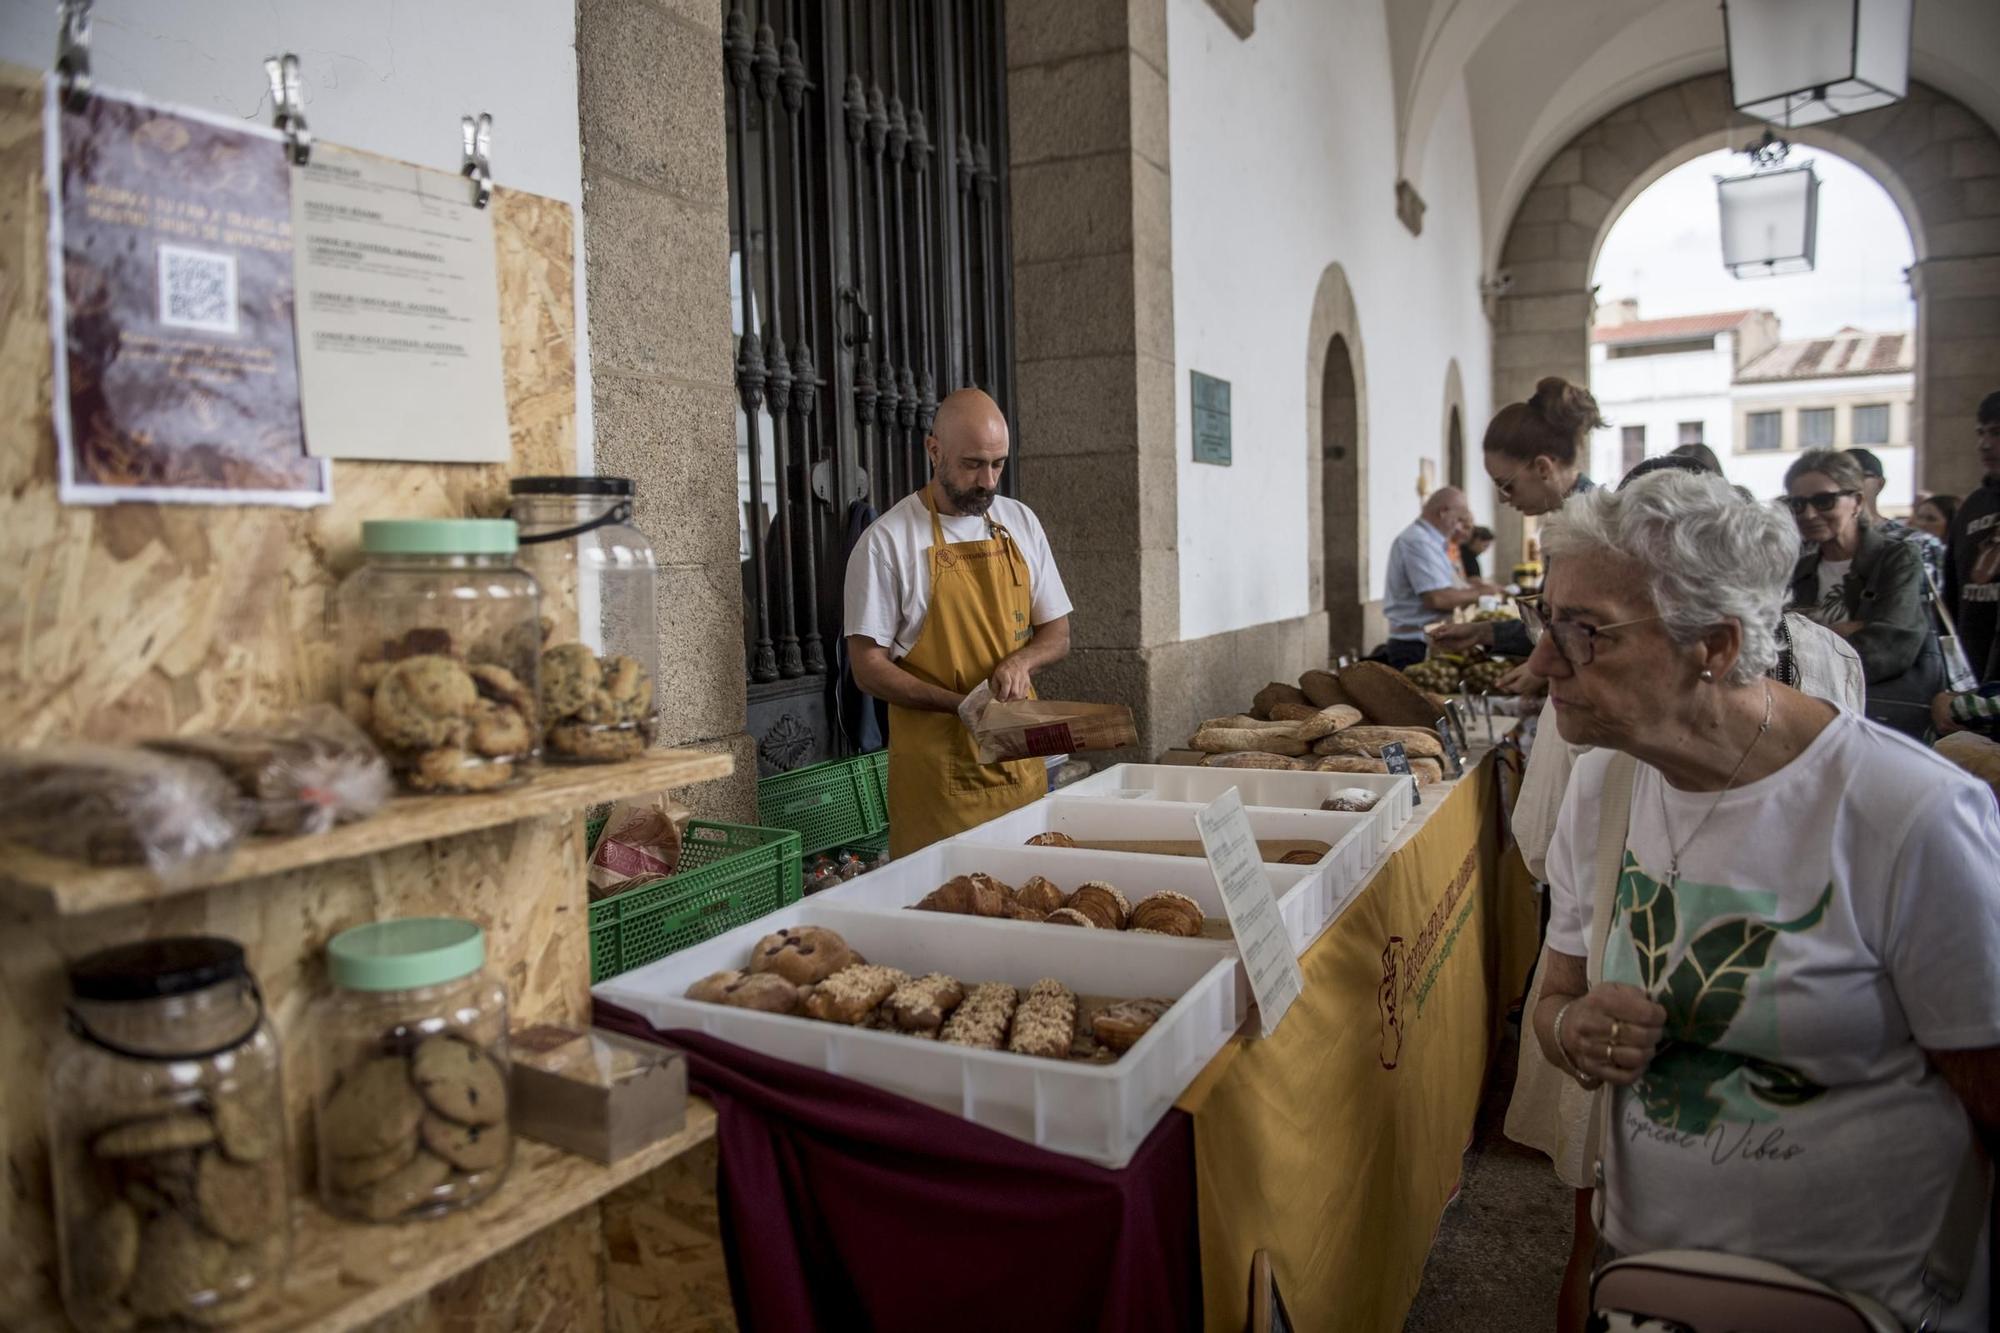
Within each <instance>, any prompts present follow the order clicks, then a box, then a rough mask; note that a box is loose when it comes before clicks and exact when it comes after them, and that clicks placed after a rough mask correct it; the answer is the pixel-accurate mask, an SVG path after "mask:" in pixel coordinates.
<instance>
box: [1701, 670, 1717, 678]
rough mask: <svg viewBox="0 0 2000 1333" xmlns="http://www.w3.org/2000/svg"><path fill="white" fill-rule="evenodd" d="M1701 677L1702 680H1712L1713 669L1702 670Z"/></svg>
mask: <svg viewBox="0 0 2000 1333" xmlns="http://www.w3.org/2000/svg"><path fill="white" fill-rule="evenodd" d="M1701 678H1702V679H1703V680H1714V679H1715V673H1714V672H1713V671H1704V672H1702V673H1701Z"/></svg>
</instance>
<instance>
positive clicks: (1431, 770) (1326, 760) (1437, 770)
mask: <svg viewBox="0 0 2000 1333" xmlns="http://www.w3.org/2000/svg"><path fill="white" fill-rule="evenodd" d="M1311 771H1313V772H1315V773H1387V772H1388V771H1389V766H1388V765H1387V764H1385V763H1383V762H1382V761H1381V760H1380V759H1370V758H1369V757H1368V756H1367V755H1365V754H1330V755H1326V756H1324V757H1322V758H1319V759H1315V760H1313V761H1312V765H1311ZM1410 776H1411V777H1413V778H1415V779H1416V780H1417V785H1418V786H1419V787H1428V786H1430V785H1431V784H1432V783H1433V782H1442V781H1443V780H1444V765H1443V764H1441V763H1439V762H1438V761H1437V760H1435V759H1412V760H1411V761H1410Z"/></svg>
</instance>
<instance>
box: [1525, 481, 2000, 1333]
mask: <svg viewBox="0 0 2000 1333" xmlns="http://www.w3.org/2000/svg"><path fill="white" fill-rule="evenodd" d="M1543 543H1544V549H1545V550H1546V551H1547V552H1548V553H1549V574H1548V581H1547V588H1546V593H1545V597H1544V600H1543V601H1542V602H1541V604H1540V605H1538V606H1536V607H1535V608H1534V610H1535V612H1536V618H1537V620H1538V621H1539V622H1540V623H1541V624H1542V625H1543V626H1544V628H1545V632H1544V633H1543V634H1542V636H1541V637H1540V639H1539V641H1538V642H1537V643H1536V646H1535V651H1534V656H1533V658H1532V659H1531V661H1532V664H1533V666H1534V668H1535V670H1536V671H1537V672H1538V673H1539V674H1541V675H1543V676H1544V677H1546V678H1547V679H1548V680H1549V682H1550V686H1549V691H1550V696H1551V698H1552V699H1553V700H1554V702H1555V705H1556V719H1557V725H1558V727H1559V728H1560V730H1561V734H1562V737H1563V739H1564V740H1565V741H1567V742H1569V743H1571V744H1573V745H1583V746H1589V747H1592V748H1591V750H1590V752H1589V753H1588V754H1585V755H1584V756H1583V757H1582V758H1580V759H1579V760H1578V761H1577V766H1576V771H1575V774H1574V780H1573V781H1572V782H1571V783H1570V785H1569V793H1568V797H1567V799H1566V800H1565V801H1564V803H1563V808H1562V814H1561V817H1560V820H1559V822H1558V825H1557V829H1556V836H1555V840H1554V843H1553V845H1552V846H1551V847H1550V849H1549V855H1548V870H1549V879H1550V896H1551V916H1550V922H1549V934H1548V941H1547V946H1546V949H1545V951H1544V953H1543V955H1542V961H1541V968H1542V971H1543V972H1544V974H1545V979H1544V982H1543V985H1542V987H1541V993H1540V995H1539V996H1538V998H1537V1003H1536V1005H1535V1007H1534V1010H1533V1013H1532V1014H1531V1015H1530V1016H1529V1017H1530V1020H1531V1022H1532V1026H1533V1030H1534V1033H1535V1036H1536V1038H1537V1039H1538V1041H1539V1044H1540V1046H1541V1049H1542V1051H1543V1053H1544V1054H1545V1055H1546V1056H1547V1058H1548V1060H1549V1061H1550V1062H1551V1063H1552V1064H1554V1065H1556V1066H1557V1067H1558V1068H1560V1069H1562V1070H1563V1071H1564V1072H1565V1074H1566V1075H1567V1076H1568V1077H1569V1078H1571V1079H1573V1080H1574V1081H1575V1082H1576V1083H1577V1084H1578V1085H1579V1086H1581V1087H1583V1088H1586V1089H1595V1088H1597V1087H1600V1086H1603V1087H1604V1088H1605V1095H1606V1096H1608V1097H1609V1098H1610V1099H1611V1100H1610V1107H1609V1109H1610V1113H1611V1123H1612V1125H1613V1126H1614V1127H1615V1132H1613V1133H1612V1134H1610V1135H1608V1136H1607V1138H1606V1141H1605V1142H1606V1146H1605V1148H1604V1157H1603V1170H1604V1176H1603V1180H1604V1204H1605V1227H1604V1237H1603V1239H1604V1244H1605V1247H1606V1249H1607V1250H1608V1251H1610V1252H1611V1253H1612V1254H1613V1255H1631V1254H1638V1253H1643V1252H1651V1251H1659V1250H1670V1249H1671V1250H1694V1249H1699V1250H1711V1251H1720V1252H1723V1253H1727V1254H1733V1255H1741V1256H1747V1257H1754V1258H1759V1259H1764V1260H1768V1261H1772V1262H1776V1263H1780V1264H1784V1265H1787V1266H1789V1267H1791V1268H1793V1269H1795V1270H1798V1271H1800V1272H1802V1273H1804V1274H1806V1275H1808V1276H1810V1277H1812V1278H1815V1279H1818V1280H1819V1281H1822V1282H1825V1283H1827V1284H1829V1285H1831V1286H1834V1287H1836V1288H1840V1289H1842V1290H1846V1291H1853V1292H1858V1293H1860V1294H1863V1295H1866V1296H1869V1297H1872V1298H1874V1299H1875V1300H1877V1301H1879V1302H1881V1303H1882V1304H1884V1305H1886V1306H1887V1307H1888V1308H1889V1309H1890V1310H1891V1311H1892V1312H1893V1313H1894V1315H1895V1316H1896V1317H1897V1319H1898V1320H1899V1321H1900V1323H1899V1326H1902V1327H1914V1326H1915V1325H1916V1324H1917V1322H1918V1320H1919V1319H1920V1318H1922V1317H1923V1316H1924V1315H1925V1314H1926V1312H1927V1310H1932V1311H1934V1307H1933V1306H1932V1301H1931V1293H1930V1292H1929V1291H1928V1290H1927V1277H1926V1265H1927V1259H1928V1255H1929V1252H1930V1251H1931V1249H1932V1246H1933V1242H1934V1241H1935V1240H1936V1239H1937V1238H1938V1237H1939V1235H1940V1232H1941V1230H1944V1229H1945V1228H1946V1226H1947V1221H1946V1217H1947V1200H1949V1199H1951V1198H1952V1196H1953V1193H1954V1188H1955V1187H1956V1186H1957V1185H1958V1183H1959V1182H1960V1181H1961V1180H1967V1179H1970V1180H1971V1181H1974V1182H1976V1185H1977V1187H1978V1193H1980V1194H1981V1195H1985V1194H1987V1192H1988V1189H1989V1187H1988V1186H1987V1185H1986V1180H1987V1177H1986V1175H1985V1172H1984V1166H1983V1163H1982V1162H1981V1161H1980V1159H1979V1158H1978V1157H1977V1155H1976V1153H1975V1148H1974V1145H1975V1142H1976V1140H1977V1139H1978V1137H1980V1136H1984V1137H1985V1138H1986V1141H1987V1142H1989V1143H1990V1142H1994V1141H1995V1136H1997V1135H2000V971H1996V970H1995V969H1994V967H1993V966H1992V959H1993V958H1994V957H1995V956H1996V954H2000V883H1996V881H1995V879H1994V875H1993V868H1992V855H1993V848H1994V847H1996V846H2000V811H1997V810H1996V808H1995V806H1994V803H1993V799H1992V797H1991V795H1990V794H1989V793H1988V792H1987V791H1986V789H1985V787H1984V786H1983V785H1982V784H1980V783H1978V782H1976V781H1975V780H1973V779H1972V778H1970V777H1969V776H1968V775H1966V774H1964V773H1961V772H1959V771H1958V770H1957V769H1956V768H1954V767H1952V766H1951V765H1949V764H1947V763H1946V762H1944V761H1943V760H1941V759H1940V758H1938V757H1937V756H1936V755H1934V754H1932V753H1930V752H1929V751H1927V750H1925V749H1923V748H1922V747H1920V746H1917V745H1914V744H1912V743H1910V742H1909V741H1908V740H1906V739H1905V738H1903V737H1900V736H1896V735H1893V734H1891V733H1889V732H1887V731H1885V730H1883V729H1882V728H1879V727H1873V726H1869V725H1867V724H1866V723H1865V722H1864V721H1863V720H1862V719H1861V718H1859V717H1858V716H1856V715H1855V714H1854V713H1853V712H1851V711H1849V710H1847V709H1843V708H1839V707H1836V706H1834V705H1832V704H1828V703H1826V702H1824V701H1822V700H1819V699H1815V698H1812V697H1810V696H1809V695H1807V694H1805V693H1803V692H1801V691H1798V690H1795V689H1792V688H1790V687H1788V686H1786V685H1784V684H1782V683H1779V682H1775V681H1772V680H1771V679H1769V678H1768V676H1767V675H1766V673H1767V671H1768V670H1769V669H1770V668H1771V666H1772V665H1773V662H1774V660H1775V659H1776V658H1777V655H1778V642H1777V639H1776V637H1775V630H1776V626H1777V625H1778V623H1779V614H1780V607H1781V606H1782V604H1783V601H1784V598H1785V595H1786V588H1787V582H1788V579H1789V577H1790V575H1791V572H1792V569H1793V566H1794V564H1795V561H1796V555H1797V534H1796V532H1795V531H1794V528H1793V525H1792V524H1791V523H1789V522H1787V521H1786V520H1785V518H1784V516H1783V515H1782V514H1781V513H1779V512H1777V511H1776V510H1775V509H1773V508H1772V507H1769V506H1764V505H1758V504H1754V503H1746V502H1745V501H1744V500H1743V499H1742V498H1741V497H1740V496H1738V495H1737V494H1736V493H1735V492H1734V491H1733V490H1732V489H1731V488H1730V487H1729V486H1728V484H1727V483H1726V482H1724V481H1722V480H1721V479H1720V478H1713V477H1698V476H1689V475H1683V474H1680V473H1676V472H1667V473H1661V474H1659V475H1657V476H1649V477H1645V478H1643V479H1641V480H1640V481H1637V482H1635V483H1633V485H1632V486H1631V487H1630V488H1629V489H1627V490H1624V491H1621V492H1603V491H1599V492H1595V493H1593V494H1590V495H1587V496H1582V497H1579V498H1578V499H1576V500H1574V501H1572V502H1571V503H1569V504H1568V505H1566V506H1565V507H1564V509H1563V512H1562V514H1561V515H1560V516H1559V517H1558V518H1555V519H1553V520H1551V522H1550V523H1549V525H1548V527H1547V528H1546V529H1545V532H1544V536H1543ZM1910 555H1911V559H1912V560H1914V559H1915V558H1916V556H1915V553H1914V552H1911V553H1910ZM1621 753H1622V755H1624V756H1630V757H1631V759H1632V760H1636V761H1637V762H1636V764H1634V765H1633V767H1632V768H1631V769H1630V770H1629V772H1628V773H1627V774H1626V776H1627V777H1628V778H1629V785H1628V786H1626V787H1625V789H1624V790H1625V793H1626V800H1627V801H1628V802H1629V808H1628V809H1627V810H1625V811H1623V812H1620V813H1623V814H1624V815H1625V824H1626V829H1625V837H1624V843H1623V846H1622V848H1620V847H1617V846H1613V847H1609V848H1606V849H1604V850H1605V851H1606V852H1607V853H1608V854H1609V855H1608V858H1607V859H1608V860H1609V861H1610V863H1611V864H1612V865H1615V866H1617V867H1620V873H1619V875H1618V882H1617V889H1616V896H1615V898H1614V899H1613V907H1612V910H1611V911H1610V913H1609V914H1608V919H1606V920H1603V921H1594V920H1593V918H1594V917H1595V916H1596V914H1597V906H1596V898H1597V895H1598V892H1599V885H1598V878H1599V877H1598V874H1597V869H1596V867H1597V862H1598V859H1599V851H1600V849H1599V847H1598V845H1597V843H1598V838H1599V834H1600V829H1601V827H1603V824H1604V822H1605V821H1602V820H1601V819H1600V815H1601V813H1602V812H1601V810H1600V805H1601V803H1602V801H1603V800H1604V799H1605V792H1606V788H1607V783H1608V781H1609V780H1610V779H1611V778H1613V776H1614V774H1615V772H1616V771H1617V770H1619V769H1623V768H1624V766H1625V761H1624V760H1623V759H1622V758H1621V757H1620V755H1621ZM1614 762H1615V763H1616V769H1614ZM1611 785H1612V786H1613V787H1614V789H1615V787H1616V785H1617V784H1615V783H1613V784H1611ZM1609 836H1611V837H1614V838H1615V837H1616V836H1617V833H1616V821H1612V831H1611V832H1610V834H1609ZM1593 927H1595V929H1593ZM1593 953H1594V954H1596V955H1597V957H1598V959H1599V960H1600V963H1599V968H1600V970H1601V978H1600V979H1599V980H1597V981H1595V982H1593V981H1592V980H1591V979H1590V976H1591V968H1590V967H1589V966H1588V965H1587V959H1588V958H1589V957H1590V955H1592V954H1593ZM1524 1026H1525V1025H1524ZM1978 1202H1979V1203H1980V1204H1981V1205H1983V1203H1984V1199H1981V1200H1978ZM1984 1214H1985V1209H1984V1207H1983V1206H1980V1207H1977V1208H1973V1209H1968V1210H1965V1216H1963V1217H1960V1218H1959V1221H1960V1222H1964V1221H1965V1220H1966V1217H1969V1218H1970V1219H1972V1220H1971V1229H1972V1230H1974V1231H1976V1230H1977V1229H1978V1219H1979V1218H1981V1217H1983V1216H1984ZM1963 1229H1964V1228H1963V1227H1959V1228H1955V1230H1963ZM1966 1248H1968V1249H1969V1248H1970V1247H1969V1246H1968V1247H1966ZM1603 1257H1605V1256H1604V1255H1602V1254H1600V1258H1603ZM1970 1279H1971V1280H1970V1281H1969V1282H1968V1283H1967V1285H1966V1288H1965V1290H1964V1291H1963V1293H1962V1295H1961V1298H1960V1299H1959V1300H1958V1302H1957V1303H1956V1304H1955V1305H1954V1306H1952V1307H1951V1308H1949V1309H1947V1310H1945V1311H1944V1312H1943V1313H1942V1317H1941V1318H1938V1319H1937V1320H1936V1321H1935V1322H1934V1323H1932V1324H1931V1325H1930V1326H1931V1327H1933V1328H1937V1329H1944V1330H1952V1331H1954V1333H1956V1331H1957V1330H1971V1329H1983V1328H1986V1327H1987V1322H1986V1318H1987V1312H1988V1296H1987V1275H1986V1273H1985V1272H1984V1265H1983V1264H1979V1265H1976V1266H1975V1268H1974V1271H1973V1272H1972V1273H1971V1274H1970Z"/></svg>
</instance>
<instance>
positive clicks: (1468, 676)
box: [1463, 657, 1514, 694]
mask: <svg viewBox="0 0 2000 1333" xmlns="http://www.w3.org/2000/svg"><path fill="white" fill-rule="evenodd" d="M1513 669H1514V663H1513V662H1511V661H1509V660H1508V659H1507V658H1504V657H1489V658H1487V659H1486V660H1485V661H1484V662H1479V663H1476V664H1474V665H1473V666H1470V667H1467V668H1466V670H1465V675H1464V677H1463V685H1464V689H1465V692H1466V693H1467V694H1491V693H1492V692H1493V691H1494V690H1495V689H1496V688H1497V687H1498V686H1499V684H1500V678H1501V677H1502V676H1504V675H1506V674H1507V673H1508V672H1509V671H1512V670H1513Z"/></svg>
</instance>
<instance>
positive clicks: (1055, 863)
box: [814, 842, 1325, 1022]
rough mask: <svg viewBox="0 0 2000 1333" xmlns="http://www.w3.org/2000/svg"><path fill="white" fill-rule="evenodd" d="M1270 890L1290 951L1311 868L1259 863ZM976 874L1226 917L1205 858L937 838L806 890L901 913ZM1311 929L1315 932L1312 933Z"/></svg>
mask: <svg viewBox="0 0 2000 1333" xmlns="http://www.w3.org/2000/svg"><path fill="white" fill-rule="evenodd" d="M1265 869H1266V870H1267V871H1269V873H1270V876H1271V889H1272V892H1274V893H1275V894H1276V895H1277V898H1278V914H1279V915H1280V916H1281V917H1283V918H1284V922H1285V932H1286V934H1287V935H1289V936H1290V937H1291V941H1292V948H1293V951H1294V952H1295V953H1296V952H1300V951H1303V950H1304V948H1305V946H1306V945H1307V944H1308V943H1310V942H1311V940H1312V933H1308V927H1309V926H1310V925H1311V923H1312V920H1313V918H1314V917H1315V916H1316V915H1317V912H1318V908H1319V904H1320V902H1321V900H1322V899H1323V898H1324V896H1325V895H1324V894H1322V893H1320V892H1319V884H1318V881H1319V880H1320V878H1321V875H1320V871H1319V869H1318V868H1317V867H1307V866H1266V867H1265ZM974 871H982V872H984V873H986V874H988V875H992V876H993V877H994V878H996V879H999V880H1001V881H1002V882H1004V883H1007V884H1013V885H1016V886H1018V885H1021V884H1025V883H1026V882H1027V881H1028V880H1029V879H1031V878H1032V877H1034V876H1036V875H1043V876H1046V877H1047V878H1048V879H1050V880H1051V881H1053V882H1054V883H1055V884H1056V886H1057V887H1059V888H1061V889H1064V890H1071V889H1074V888H1076V887H1077V886H1078V885H1079V884H1082V883H1083V882H1085V881H1086V880H1093V879H1096V880H1103V881H1104V882H1105V883H1107V884H1112V885H1115V886H1116V887H1117V888H1118V889H1119V890H1120V891H1121V892H1123V893H1124V895H1125V897H1126V898H1127V899H1128V900H1129V901H1131V902H1132V903H1134V904H1135V905H1136V904H1137V903H1138V902H1139V900H1140V899H1142V898H1145V897H1147V896H1149V895H1151V894H1155V893H1159V892H1161V891H1163V890H1165V891H1171V892H1174V893H1184V894H1186V895H1187V896H1188V897H1190V898H1192V899H1194V900H1195V902H1196V903H1197V904H1199V905H1200V907H1201V910H1202V911H1203V912H1204V913H1205V914H1207V915H1208V916H1209V917H1210V918H1212V919H1214V920H1218V921H1224V922H1226V921H1227V920H1228V915H1229V913H1228V909H1227V908H1226V907H1224V906H1223V903H1222V893H1221V890H1219V889H1217V888H1216V886H1215V876H1214V874H1213V873H1212V872H1210V870H1209V868H1208V862H1207V861H1203V860H1195V859H1193V858H1190V857H1184V856H1131V855H1128V854H1126V853H1124V852H1094V851H1085V850H1082V849H1080V848H1072V847H1001V846H995V845H991V844H981V843H969V842H943V843H938V844H936V845H935V846H931V847H926V848H925V849H924V850H923V851H921V852H917V853H916V854H915V855H912V856H906V857H904V858H903V859H902V860H900V861H891V862H890V863H889V864H888V865H885V866H883V867H882V868H881V869H879V870H874V871H871V872H870V873H868V874H866V875H862V876H860V877H858V878H856V879H853V880H850V881H848V882H847V883H845V884H842V885H840V886H839V887H837V888H831V889H825V890H822V891H821V892H820V893H818V894H816V895H814V901H815V902H823V903H838V904H839V905H840V906H842V907H851V908H854V909H856V910H857V911H870V912H902V911H908V910H909V909H910V907H911V906H912V905H913V904H914V903H916V902H917V901H918V900H919V899H921V898H922V897H923V896H924V895H925V894H927V893H929V892H930V891H931V890H932V889H935V888H936V887H937V886H938V885H940V884H942V883H944V882H945V881H946V880H948V879H951V878H952V877H953V876H956V875H969V874H971V873H973V872H974ZM993 924H995V925H998V926H1001V927H1003V928H1005V929H1008V930H1016V931H1022V932H1025V933H1026V935H1027V939H1026V941H1025V944H1026V947H1029V948H1033V947H1035V942H1036V941H1037V940H1038V939H1039V938H1040V937H1041V936H1042V935H1044V934H1046V933H1047V932H1049V931H1051V930H1061V929H1062V927H1060V926H1044V925H1040V924H1038V923H1036V922H1033V921H1006V920H1000V921H995V922H994V923H993ZM1313 933H1316V932H1313ZM1099 938H1100V939H1102V940H1104V941H1107V942H1110V943H1116V942H1118V941H1121V940H1138V941H1141V942H1143V943H1151V944H1160V943H1165V944H1170V945H1174V946H1176V947H1179V948H1183V949H1199V950H1205V951H1208V952H1209V953H1211V954H1221V955H1227V956H1230V957H1234V956H1235V955H1236V941H1235V940H1234V939H1231V938H1223V939H1191V940H1184V939H1166V940H1162V939H1160V938H1158V937H1155V936H1151V935H1130V934H1124V933H1115V932H1111V931H1106V932H1104V933H1103V934H1102V935H1101V936H1100V937H1099ZM1250 1003H1251V999H1250V980H1249V978H1248V976H1246V975H1245V974H1244V972H1243V970H1242V969H1241V968H1238V969H1237V972H1236V1018H1237V1021H1238V1022H1241V1021H1242V1020H1243V1019H1244V1018H1245V1017H1247V1016H1248V1015H1249V1012H1250Z"/></svg>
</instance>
